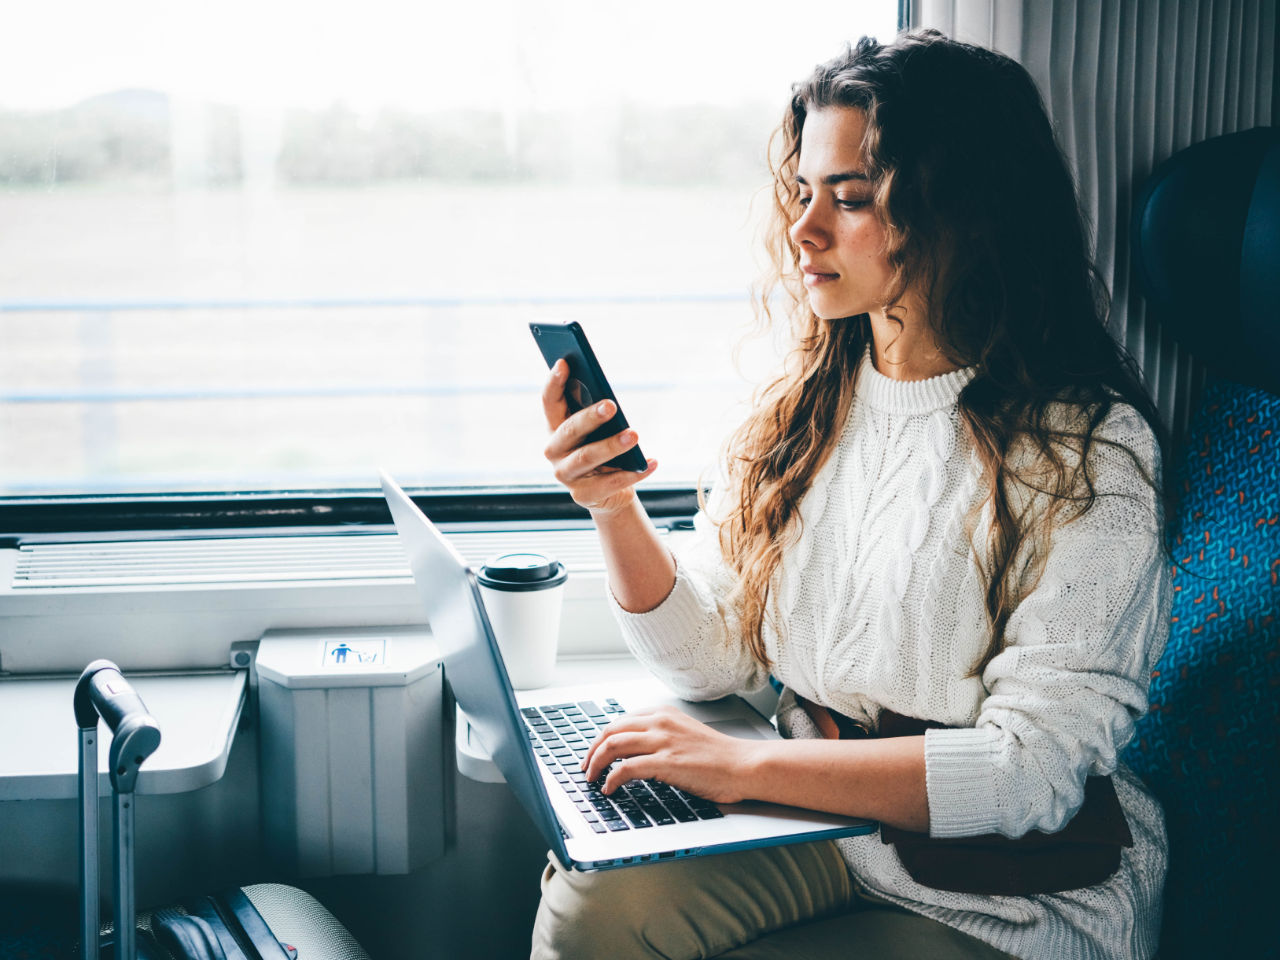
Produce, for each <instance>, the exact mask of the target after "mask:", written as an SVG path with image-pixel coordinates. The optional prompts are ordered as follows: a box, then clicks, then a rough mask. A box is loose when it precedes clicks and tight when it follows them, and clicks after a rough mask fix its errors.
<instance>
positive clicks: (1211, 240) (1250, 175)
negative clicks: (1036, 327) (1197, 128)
mask: <svg viewBox="0 0 1280 960" xmlns="http://www.w3.org/2000/svg"><path fill="white" fill-rule="evenodd" d="M1133 250H1134V268H1135V270H1136V271H1137V275H1138V278H1139V281H1140V282H1141V284H1142V288H1143V292H1144V293H1145V295H1146V297H1147V302H1148V303H1149V305H1150V307H1151V314H1152V316H1153V317H1154V318H1155V319H1156V321H1157V322H1159V323H1160V324H1161V325H1162V326H1163V327H1164V328H1165V329H1167V330H1169V331H1170V332H1171V333H1172V334H1173V335H1174V337H1176V338H1177V339H1178V340H1179V341H1180V342H1181V343H1182V344H1183V345H1184V346H1186V347H1187V348H1188V349H1190V350H1191V352H1192V353H1193V354H1194V355H1195V356H1196V357H1198V358H1199V359H1200V360H1202V361H1204V363H1205V364H1207V365H1208V366H1209V367H1211V368H1213V369H1214V370H1215V371H1216V372H1218V373H1220V374H1221V375H1223V376H1226V377H1228V378H1230V379H1232V380H1236V381H1239V382H1241V383H1246V384H1250V385H1252V386H1260V387H1265V388H1266V389H1268V390H1270V391H1272V392H1276V393H1280V128H1277V127H1257V128H1255V129H1253V130H1246V131H1244V132H1242V133H1232V134H1227V135H1226V136H1221V137H1214V138H1213V139H1211V140H1206V141H1204V142H1203V143H1197V144H1195V145H1193V146H1190V147H1187V148H1186V149H1185V150H1181V151H1179V152H1178V153H1175V154H1174V155H1173V156H1172V157H1170V158H1169V159H1168V160H1166V161H1165V162H1164V163H1163V164H1161V166H1160V167H1159V168H1158V169H1157V170H1156V171H1155V173H1153V174H1152V175H1151V178H1150V179H1149V180H1148V181H1147V183H1146V185H1145V187H1144V188H1143V191H1142V193H1141V195H1140V196H1139V197H1138V202H1137V203H1136V204H1135V206H1134V224H1133Z"/></svg>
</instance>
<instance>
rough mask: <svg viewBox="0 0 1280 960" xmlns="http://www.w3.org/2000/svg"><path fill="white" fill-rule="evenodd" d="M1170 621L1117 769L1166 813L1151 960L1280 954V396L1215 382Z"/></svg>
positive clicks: (1194, 464) (1196, 439)
mask: <svg viewBox="0 0 1280 960" xmlns="http://www.w3.org/2000/svg"><path fill="white" fill-rule="evenodd" d="M1172 466H1173V469H1175V471H1176V473H1175V476H1174V487H1175V494H1176V496H1177V497H1178V498H1179V500H1178V503H1177V505H1176V507H1175V509H1174V511H1173V513H1172V514H1171V516H1170V518H1169V520H1170V535H1171V540H1172V544H1173V547H1172V549H1173V558H1172V559H1173V561H1174V568H1173V584H1174V599H1173V614H1172V625H1171V629H1170V634H1169V644H1168V646H1167V648H1166V650H1165V653H1164V656H1163V658H1162V659H1161V660H1160V663H1159V665H1158V666H1157V668H1156V670H1155V673H1154V674H1153V677H1152V681H1151V711H1150V713H1149V714H1148V715H1147V716H1146V717H1144V718H1143V719H1142V720H1141V721H1140V722H1139V724H1138V731H1137V736H1136V737H1135V739H1134V741H1133V742H1132V743H1131V744H1130V746H1129V748H1128V749H1127V751H1126V754H1125V760H1126V761H1127V762H1128V763H1129V764H1130V766H1132V767H1133V768H1134V770H1136V771H1137V772H1138V773H1139V774H1140V775H1141V776H1142V777H1143V779H1144V780H1146V782H1147V783H1148V784H1149V785H1150V786H1151V788H1152V790H1153V791H1154V792H1155V794H1156V796H1157V797H1159V799H1160V801H1161V803H1162V804H1163V805H1164V810H1165V818H1166V822H1167V825H1168V831H1169V848H1170V863H1169V874H1168V878H1167V881H1166V887H1165V921H1164V935H1163V937H1162V941H1161V954H1160V955H1161V957H1166V958H1167V957H1181V956H1186V957H1192V956H1194V957H1203V956H1218V955H1229V956H1241V957H1244V956H1248V957H1264V956H1272V957H1274V956H1277V955H1280V921H1277V920H1276V919H1275V913H1276V904H1275V901H1276V899H1277V892H1278V891H1280V873H1278V872H1277V871H1278V868H1280V849H1278V844H1277V836H1280V829H1278V827H1280V789H1278V788H1280V397H1277V396H1275V395H1274V394H1271V393H1268V392H1266V391H1265V390H1261V389H1257V388H1254V387H1246V386H1242V385H1240V384H1236V383H1233V382H1231V381H1228V380H1214V379H1211V380H1210V381H1209V383H1208V384H1206V387H1205V393H1204V395H1203V398H1202V404H1201V407H1200V409H1199V412H1198V414H1197V416H1196V417H1195V419H1194V420H1193V422H1192V424H1191V428H1190V431H1189V434H1188V440H1187V443H1186V445H1185V446H1184V448H1183V452H1182V454H1181V460H1180V462H1175V463H1174V464H1173V465H1172Z"/></svg>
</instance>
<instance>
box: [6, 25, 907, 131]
mask: <svg viewBox="0 0 1280 960" xmlns="http://www.w3.org/2000/svg"><path fill="white" fill-rule="evenodd" d="M897 6H898V4H897V0H805V2H804V3H801V4H794V5H790V4H784V3H781V2H778V0H772V2H762V0H623V2H618V0H472V2H470V3H462V2H459V0H364V2H334V0H218V2H216V3H211V2H208V0H38V2H32V3H23V4H17V3H14V4H9V5H7V9H6V11H5V14H4V30H3V33H0V107H10V108H47V107H59V106H65V105H68V104H71V103H75V102H76V101H78V100H81V99H83V98H85V97H88V96H92V95H94V94H98V93H104V92H108V91H111V90H119V89H122V88H130V87H141V88H149V89H154V90H161V91H164V92H167V93H170V94H172V95H174V96H178V97H182V98H188V97H189V98H193V99H199V100H205V99H208V100H214V101H218V102H222V103H228V104H238V105H241V106H250V107H270V106H311V107H315V106H324V105H328V104H330V103H332V102H334V101H335V100H342V101H344V102H345V103H347V104H348V105H350V106H352V107H354V108H356V109H374V108H377V107H380V106H400V107H406V108H410V109H414V110H434V109H439V108H444V107H449V106H491V107H493V106H497V105H499V104H501V103H504V102H506V103H508V104H510V103H511V101H512V99H515V100H516V101H517V103H518V105H519V106H521V107H529V108H534V109H563V108H566V107H574V106H577V107H581V106H590V105H591V104H592V103H605V102H615V101H617V100H618V99H625V100H631V101H637V102H644V103H648V104H653V105H675V104H682V103H696V102H732V101H751V100H772V101H779V100H780V99H781V98H782V97H784V96H785V95H786V91H787V89H788V87H789V84H790V83H791V82H793V81H795V80H798V79H800V78H801V77H803V76H804V75H806V74H807V73H808V72H809V70H810V69H811V68H812V67H813V65H814V64H815V63H817V62H818V61H821V60H826V59H828V58H829V57H831V56H834V55H835V54H836V53H837V52H838V51H839V49H840V47H841V45H842V44H843V43H844V42H845V41H846V40H851V39H857V37H859V36H861V35H862V34H864V33H867V34H872V35H875V36H878V37H880V38H881V39H888V38H889V37H890V36H892V34H893V32H894V29H895V25H896V17H897Z"/></svg>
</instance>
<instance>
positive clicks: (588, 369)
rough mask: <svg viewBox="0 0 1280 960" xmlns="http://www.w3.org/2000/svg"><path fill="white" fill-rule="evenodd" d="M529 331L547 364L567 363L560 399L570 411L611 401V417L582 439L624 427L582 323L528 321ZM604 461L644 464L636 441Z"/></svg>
mask: <svg viewBox="0 0 1280 960" xmlns="http://www.w3.org/2000/svg"><path fill="white" fill-rule="evenodd" d="M529 332H530V333H532V334H533V339H534V341H535V342H536V343H537V344H538V349H539V350H541V351H542V356H543V358H545V359H546V361H547V366H548V367H553V366H555V363H556V361H557V360H560V359H564V361H565V362H566V363H568V364H569V379H568V380H566V381H565V385H564V399H565V402H566V403H568V405H569V412H570V413H577V412H578V411H579V410H583V409H585V408H586V407H589V406H591V405H592V404H593V403H599V402H600V401H601V400H612V401H613V406H614V410H615V411H616V412H615V413H614V415H613V417H612V418H611V419H610V420H609V421H608V422H607V423H605V424H602V425H601V426H599V427H597V428H596V429H595V430H593V431H591V433H589V434H588V435H587V439H586V442H587V443H594V442H595V441H597V440H604V439H605V438H606V437H612V436H614V435H615V434H618V433H621V432H622V431H623V430H625V429H626V428H627V426H628V424H627V418H626V417H624V416H623V415H622V405H621V404H620V403H618V398H617V397H615V396H614V395H613V388H612V387H610V386H609V381H608V380H606V379H605V376H604V371H603V370H601V369H600V361H598V360H597V359H596V355H595V353H594V352H593V351H592V349H591V344H590V343H588V342H587V335H586V334H585V333H583V332H582V327H581V326H580V325H579V324H577V323H531V324H529ZM607 462H608V465H609V466H611V467H617V468H618V469H619V470H633V471H635V472H636V473H643V472H644V470H645V467H646V466H648V463H647V461H646V460H645V456H644V454H643V453H641V452H640V447H639V446H638V445H637V446H634V447H632V448H631V449H630V450H627V451H626V452H624V453H621V454H619V455H618V456H616V457H614V458H613V459H612V460H609V461H607Z"/></svg>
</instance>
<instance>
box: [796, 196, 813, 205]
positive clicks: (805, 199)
mask: <svg viewBox="0 0 1280 960" xmlns="http://www.w3.org/2000/svg"><path fill="white" fill-rule="evenodd" d="M812 199H813V197H800V198H799V199H798V200H797V201H796V202H797V203H799V204H800V206H802V207H807V206H808V205H809V201H810V200H812Z"/></svg>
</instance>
